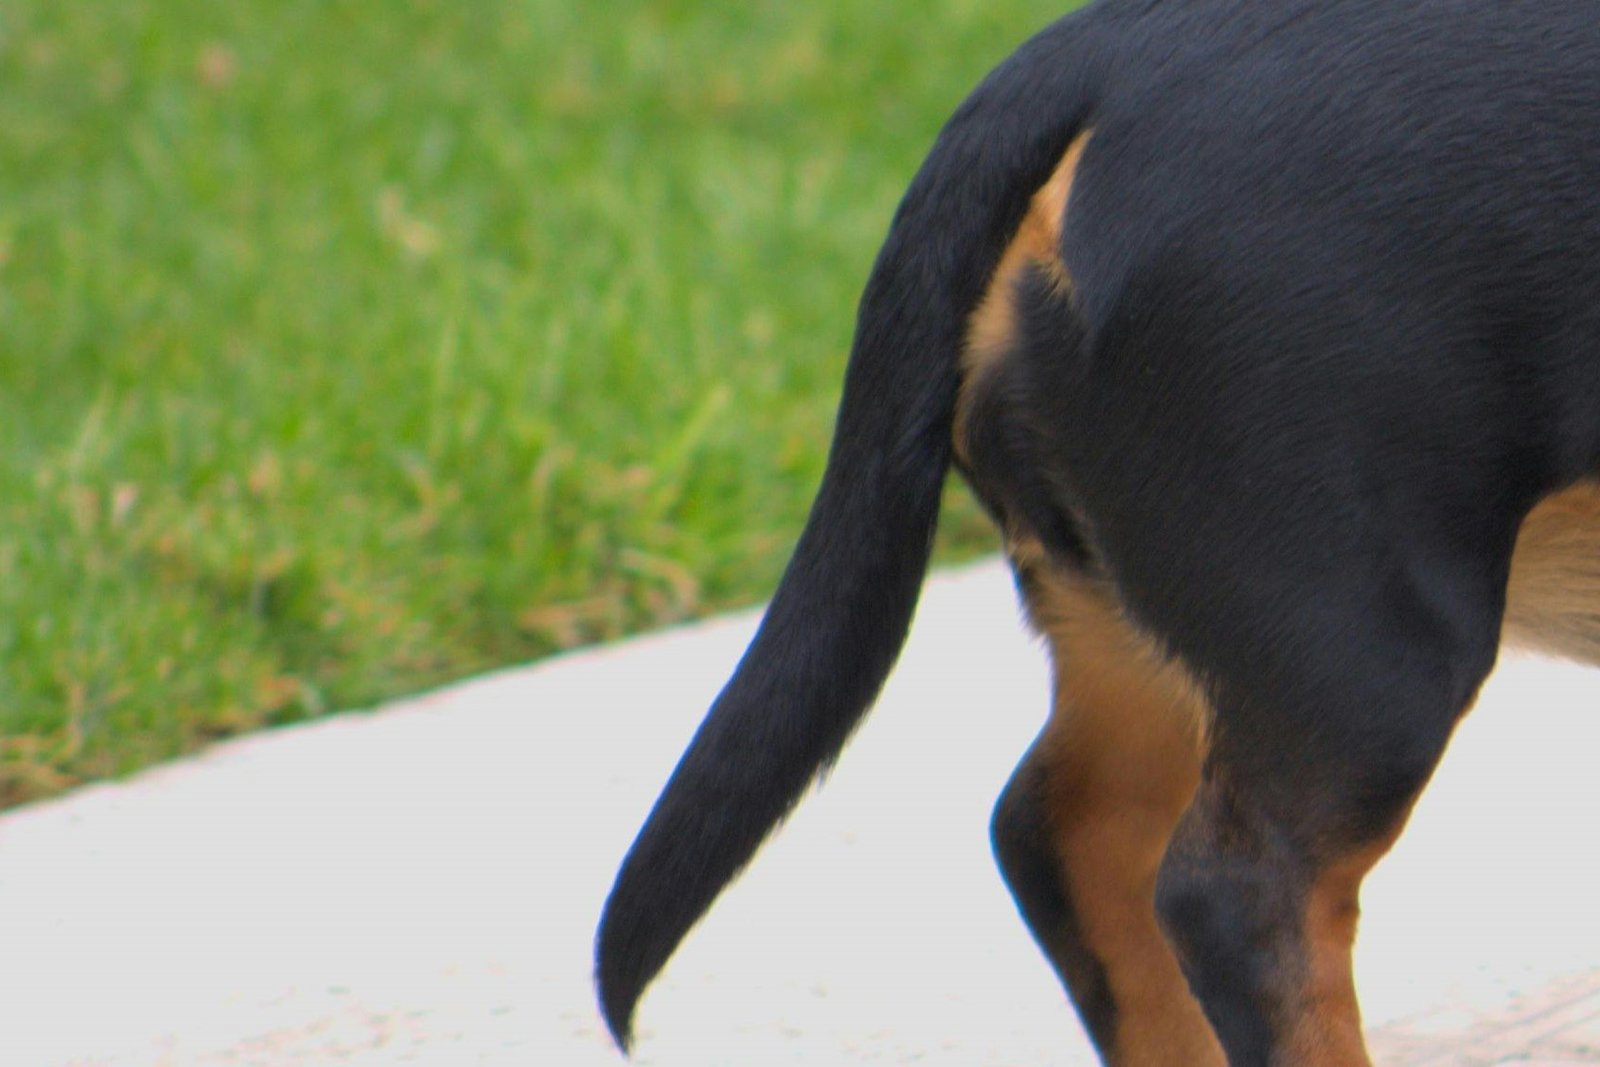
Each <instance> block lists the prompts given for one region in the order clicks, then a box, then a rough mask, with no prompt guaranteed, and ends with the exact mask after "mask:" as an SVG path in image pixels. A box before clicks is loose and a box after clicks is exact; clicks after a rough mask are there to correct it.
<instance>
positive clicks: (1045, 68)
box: [598, 0, 1600, 1067]
mask: <svg viewBox="0 0 1600 1067" xmlns="http://www.w3.org/2000/svg"><path fill="white" fill-rule="evenodd" d="M952 463H954V465H955V466H956V467H957V468H958V469H959V470H960V471H961V472H962V473H963V474H964V475H965V476H966V477H967V479H968V480H969V481H970V482H971V484H972V485H973V487H974V488H975V490H976V491H977V493H978V494H979V496H980V497H981V498H982V499H983V501H984V502H985V503H986V505H987V506H988V508H989V509H990V511H992V512H993V514H994V517H995V519H996V521H997V522H998V524H999V525H1000V527H1001V529H1002V530H1003V531H1004V534H1005V537H1006V542H1007V545H1008V548H1009V551H1010V553H1011V557H1012V561H1013V563H1014V565H1015V568H1016V572H1017V577H1018V582H1019V585H1020V587H1021V589H1022V592H1023V595H1024V597H1025V599H1026V602H1027V605H1028V609H1029V612H1030V614H1031V617H1032V619H1033V621H1034V623H1035V625H1036V626H1037V627H1038V628H1039V629H1040V630H1041V631H1042V632H1043V633H1044V634H1045V635H1046V636H1047V637H1048V639H1049V643H1050V646H1051V650H1052V653H1053V657H1054V662H1055V671H1056V683H1055V703H1054V710H1053V713H1052V715H1051V717H1050V720H1049V722H1048V724H1047V725H1046V726H1045V728H1044V730H1043V732H1042V733H1041V734H1040V736H1039V738H1038V740H1037V742H1036V743H1035V744H1034V746H1033V749H1032V751H1031V752H1029V753H1028V755H1027V757H1026V758H1025V759H1024V760H1023V762H1022V764H1021V766H1020V767H1019V768H1018V769H1017V772H1016V775H1015V777H1014V778H1013V779H1012V781H1011V783H1010V785H1009V786H1008V787H1007V788H1006V790H1005V793H1004V795H1003V796H1002V797H1001V798H1000V802H999V806H998V808H997V810H996V812H995V818H994V845H995V851H996V853H997V855H998V857H999V861H1000V866H1001V868H1002V869H1003V871H1004V874H1005V877H1006V880H1007V882H1008V883H1009V884H1010V886H1011V889H1012V891H1013V893H1014V894H1015V896H1016V900H1017V903H1018V906H1019V908H1020V910H1021V912H1022V915H1023V917H1024V919H1025V920H1026V921H1027V923H1028V926H1029V927H1030V928H1031V929H1032V931H1033V934H1034V936H1035V937H1036V938H1037V939H1038V942H1039V944H1040V945H1041V946H1042V948H1043V949H1044V951H1045V953H1046V954H1047V955H1048V956H1049V958H1050V960H1051V961H1052V962H1053V963H1054V965H1055V967H1056V969H1057V970H1058V971H1059V973H1060V976H1061V979H1062V981H1063V982H1064V983H1065V985H1066V987H1067V989H1068V991H1069V992H1070V994H1071V996H1072V999H1073V1000H1074V1002H1075V1003H1076V1005H1077V1008H1078V1011H1079V1012H1080V1013H1081V1015H1082V1017H1083V1020H1084V1022H1085V1023H1086V1025H1087V1027H1088V1030H1089V1032H1090V1033H1091V1034H1092V1036H1093V1038H1094V1040H1095V1042H1096V1044H1097V1045H1098V1046H1099V1049H1100V1051H1101V1054H1102V1055H1103V1057H1104V1059H1105V1060H1106V1061H1107V1062H1108V1063H1111V1064H1115V1065H1119V1067H1121V1065H1144V1064H1173V1065H1216V1064H1222V1063H1224V1062H1226V1063H1230V1064H1233V1065H1235V1067H1239V1065H1247V1064H1249V1065H1256V1064H1341V1065H1343V1064H1361V1063H1365V1062H1367V1059H1366V1053H1365V1050H1364V1048H1363V1043H1362V1036H1361V1029H1360V1021H1359V1014H1358V1010H1357V1005H1356V994H1355V990H1354V988H1353V984H1352V979H1351V971H1350V951H1351V943H1352V940H1353V938H1354V935H1355V926H1356V914H1357V894H1358V890H1359V888H1360V885H1361V881H1362V878H1363V876H1364V875H1365V874H1366V873H1367V872H1368V870H1369V869H1370V868H1371V867H1372V866H1373V864H1374V863H1375V862H1376V861H1377V860H1378V859H1379V857H1381V856H1382V855H1383V853H1384V852H1385V850H1387V849H1388V848H1389V846H1390V844H1391V843H1392V842H1393V841H1394V840H1395V838H1396V837H1397V836H1398V835H1399V833H1400V831H1401V828H1402V826H1403V825H1404V823H1405V821H1406V817H1407V814H1408V813H1409V811H1410V809H1411V807H1412V804H1413V803H1414V801H1415V800H1416V798H1417V795H1418V793H1419V791H1420V790H1421V789H1422V788H1423V786H1424V785H1425V783H1426V782H1427V780H1428V778H1429V775H1430V774H1431V773H1432V771H1433V769H1434V767H1435V765H1436V763H1437V761H1438V760H1439V758H1440V755H1441V753H1442V752H1443V750H1444V748H1445V744H1446V742H1447V741H1448V739H1449V737H1450V734H1451V731H1452V729H1453V727H1454V726H1455V724H1456V722H1457V721H1458V719H1459V718H1460V717H1461V716H1462V714H1463V713H1464V712H1465V711H1466V710H1467V709H1468V708H1469V707H1470V706H1471V704H1472V702H1473V699H1474V696H1475V694H1476V692H1477V690H1478V687H1479V684H1480V683H1481V682H1482V681H1483V679H1484V677H1485V675H1487V674H1488V672H1489V670H1490V668H1491V667H1492V666H1493V664H1494V661H1495V657H1496V654H1497V651H1498V649H1499V647H1500V644H1501V641H1502V639H1510V640H1517V641H1521V642H1523V643H1526V644H1531V645H1534V646H1537V647H1540V648H1543V649H1547V650H1552V651H1555V652H1558V653H1562V654H1566V655H1570V656H1576V657H1579V658H1583V659H1589V660H1595V659H1600V490H1597V489H1596V488H1594V487H1592V484H1591V483H1590V482H1589V481H1588V480H1589V479H1592V478H1594V477H1595V476H1596V475H1597V474H1600V5H1596V4H1594V3H1592V2H1590V0H1253V2H1240V0H1104V2H1103V3H1101V4H1099V5H1098V6H1095V7H1093V8H1090V9H1088V10H1085V11H1083V12H1081V13H1079V14H1076V15H1073V16H1070V17H1068V18H1066V19H1064V20H1063V21H1061V22H1059V23H1057V24H1055V25H1054V26H1052V27H1050V28H1049V29H1047V30H1045V31H1044V32H1043V33H1041V34H1040V35H1039V36H1037V37H1036V38H1034V39H1033V40H1032V41H1030V42H1028V43H1027V44H1026V45H1024V46H1023V47H1022V48H1021V49H1020V50H1019V51H1018V52H1017V53H1016V54H1015V55H1013V56H1012V57H1011V58H1010V59H1009V60H1007V61H1006V62H1005V63H1004V64H1003V65H1001V66H1000V67H999V68H998V69H997V70H996V71H994V73H993V74H991V75H990V76H989V78H988V79H987V80H986V81H984V82H983V84H982V85H980V86H979V87H978V89H977V90H976V91H975V92H974V93H973V94H972V96H971V97H970V98H969V99H968V100H967V101H966V102H965V103H964V104H963V105H962V106H961V108H960V110H959V111H958V112H957V113H956V115H955V116H954V117H953V118H952V119H951V120H950V122H949V124H948V125H947V126H946V127H945V129H944V131H943V132H942V133H941V135H940V137H939V139H938V142H937V143H936V144H935V146H934V148H933V151H932V153H931V154H930V155H929V157H928V159H927V162H926V163H925V164H924V165H923V167H922V169H921V171H920V173H919V174H918V175H917V177H916V179H915V181H914V182H913V183H912V186H911V188H910V190H909V192H908V193H907V194H906V197H905V200H904V202H903V203H902V204H901V206H900V209H899V212H898V214H897V215H896V216H895V219H894V223H893V226H892V228H891V230H890V232H889V236H888V239H887V241H886V243H885V245H884V248H883V251H882V253H881V254H880V256H879V258H878V261H877V265H876V266H875V268H874V270H873V273H872V277H871V280H870V281H869V282H868V285H867V288H866V292H865V295H864V296H863V298H862V301H861V308H860V316H859V322H858V327H857V333H856V339H855V345H854V349H853V352H852V355H851V360H850V365H849V371H848V374H847V376H846V380H845V387H844V398H843V401H842V404H841V407H840V411H839V418H838V426H837V429H836V431H835V437H834V441H833V450H832V453H831V455H830V458H829V461H828V467H827V474H826V476H825V477H824V480H823V483H822V487H821V490H820V493H819V495H818V497H817V500H816V503H815V505H814V508H813V510H812V513H811V518H810V521H809V523H808V524H807V526H806V529H805V532H804V534H803V535H802V537H801V539H800V543H799V546H798V548H797V549H796V551H795V555H794V558H793V560H792V562H791V563H790V565H789V569H788V571H787V573H786V574H785V575H784V578H783V582H782V584H781V585H780V586H779V588H778V591H777V595H776V597H775V599H774V600H773V602H772V606H771V608H770V610H769V611H768V613H767V616H766V619H765V622H764V623H763V625H762V628H761V630H760V633H759V634H758V635H757V637H756V639H755V641H754V643H753V644H752V645H751V647H750V650H749V652H748V653H747V654H746V656H745V658H744V661H743V662H742V663H741V664H740V665H739V668H738V671H737V672H736V673H735V674H734V676H733V679H732V680H731V681H730V682H729V683H728V686H727V688H726V689H725V690H724V691H723V693H722V695H721V697H720V698H719V699H718V700H717V702H716V704H715V706H714V707H713V708H712V709H711V711H710V713H709V715H708V716H707V718H706V720H705V723H704V724H703V725H702V726H701V728H700V730H699V732H698V733H697V734H696V736H695V738H694V740H693V743H692V744H691V745H690V747H689V750H688V752H687V753H686V754H685V755H684V757H683V760H682V762H681V763H680V764H679V765H678V768H677V770H676V771H675V772H674V774H673V776H672V779H671V781H670V782H668V784H667V786H666V789H665V791H664V792H663V794H662V796H661V799H660V800H659V802H658V803H657V805H656V807H655V810H654V811H653V812H652V813H651V815H650V819H649V821H648V822H647V823H646V824H645V827H644V829H643V830H642V831H641V833H640V834H639V837H638V840H637V841H636V842H635V843H634V845H633V849H632V851H631V852H630V853H629V855H628V857H627V860H626V862H625V863H624V865H623V868H622V871H621V873H620V875H619V876H618V879H617V883H616V887H615V889H614V890H613V891H612V895H611V898H610V900H609V902H608V903H607V907H606V913H605V916H604V919H603V922H602V925H601V930H600V936H599V947H598V967H599V985H600V991H601V997H602V1002H603V1006H604V1009H605V1012H606V1016H607V1019H608V1020H609V1022H610V1025H611V1027H612V1029H613V1031H614V1033H615V1034H616V1035H617V1037H618V1038H619V1040H621V1041H623V1042H626V1040H627V1038H628V1034H629V1026H630V1020H631V1017H632V1013H633V1009H634V1006H635V1002H636V1001H637V999H638V997H639V995H640V993H641V991H642V989H643V987H644V986H645V985H646V984H647V983H648V982H649V981H650V980H651V979H652V978H653V977H654V976H655V974H656V973H657V972H658V971H659V970H660V968H661V967H662V965H663V964H664V963H665V962H666V960H667V958H668V956H669V955H671V953H672V952H673V950H674V948H675V947H676V945H677V944H678V942H679V940H680V939H681V938H682V937H683V936H684V934H685V933H686V932H687V931H688V930H689V928H690V927H691V926H692V925H693V924H694V923H695V921H696V920H697V919H698V918H699V917H700V916H701V915H702V914H703V913H704V912H705V911H706V909H707V908H709V906H710V905H711V902H712V901H713V899H714V898H715V897H716V895H717V893H718V892H719V891H720V890H721V889H722V887H723V886H724V885H725V884H726V883H727V882H728V881H729V880H730V879H731V878H733V876H734V875H735V874H736V873H737V872H738V870H739V869H740V868H741V867H742V866H743V865H744V864H745V863H746V861H748V860H749V859H750V857H751V856H752V854H753V853H754V852H755V850H756V848H757V846H758V845H759V844H760V843H761V841H762V839H763V838H764V837H765V836H766V835H767V834H768V832H769V831H770V830H771V829H772V827H773V826H774V825H775V824H776V823H777V822H778V821H779V820H780V819H781V818H782V817H783V815H784V814H785V812H786V811H787V810H788V809H789V808H790V806H791V805H793V804H794V803H795V801H796V799H797V798H798V797H799V796H800V795H801V794H802V793H803V791H804V790H805V788H806V787H807V785H808V784H809V783H810V782H811V781H812V780H813V779H814V777H815V776H816V775H817V773H818V771H819V770H820V769H821V768H824V767H825V766H826V765H827V764H828V763H829V762H830V761H831V760H833V759H834V758H835V757H836V756H837V755H838V753H839V751H840V748H841V747H842V746H843V744H844V743H845V740H846V738H847V737H848V735H849V734H850V731H851V729H852V727H853V726H854V725H855V724H856V722H857V721H858V720H859V719H860V718H861V717H862V716H863V715H864V714H865V712H866V710H867V709H868V707H869V705H870V704H871V702H872V700H873V698H874V696H875V695H876V693H877V690H878V688H879V686H880V684H881V683H882V681H883V679H884V676H885V675H886V673H887V672H888V670H889V667H890V665H891V663H892V662H893V660H894V658H895V656H896V654H897V652H898V650H899V647H900V645H901V642H902V639H903V637H904V635H905V632H906V628H907V625H908V620H909V619H910V617H911V612H912V607H913V605H914V603H915V601H916V599H917V592H918V589H919V586H920V584H921V582H922V579H923V573H924V569H925V566H926V563H927V559H928V550H929V541H930V538H931V536H932V533H933V529H934V524H935V521H936V518H937V510H938V501H939V493H940V486H941V483H942V482H943V479H944V477H945V473H946V470H947V468H948V467H949V466H950V465H951V464H952Z"/></svg>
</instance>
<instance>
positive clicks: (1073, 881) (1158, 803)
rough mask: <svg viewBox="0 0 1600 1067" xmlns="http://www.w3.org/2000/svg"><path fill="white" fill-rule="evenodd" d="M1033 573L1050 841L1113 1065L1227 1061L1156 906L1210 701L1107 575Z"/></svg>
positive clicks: (1192, 783)
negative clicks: (1043, 648) (1101, 992)
mask: <svg viewBox="0 0 1600 1067" xmlns="http://www.w3.org/2000/svg"><path fill="white" fill-rule="evenodd" d="M1019 547H1025V546H1019ZM1021 554H1022V555H1024V556H1033V554H1032V553H1025V552H1024V553H1021ZM1033 558H1034V559H1037V556H1033ZM1029 570H1030V574H1031V576H1032V577H1033V578H1034V579H1036V581H1035V584H1034V585H1033V586H1032V587H1031V588H1030V593H1029V598H1028V602H1029V610H1030V613H1031V614H1032V616H1033V619H1034V622H1035V623H1036V625H1038V626H1039V628H1040V629H1041V630H1043V631H1044V633H1045V634H1046V635H1047V636H1048V637H1049V639H1050V644H1051V653H1052V655H1053V657H1054V659H1055V667H1056V692H1055V706H1054V710H1053V712H1052V714H1051V718H1050V721H1049V723H1048V724H1047V725H1046V727H1045V730H1044V733H1043V735H1042V736H1041V738H1040V745H1039V750H1040V757H1041V759H1042V760H1043V761H1044V763H1045V766H1046V767H1047V772H1048V781H1049V792H1048V805H1049V812H1050V821H1051V830H1052V838H1053V840H1054V843H1055V849H1056V854H1057V856H1058V857H1059V860H1060V863H1061V866H1062V871H1063V874H1064V879H1063V882H1064V885H1065V887H1066V890H1067V892H1068V894H1069V895H1070V897H1071V901H1072V907H1073V911H1074V913H1075V914H1076V916H1077V919H1078V923H1079V930H1080V934H1081V937H1082V940H1083V942H1084V944H1085V947H1086V948H1087V949H1088V950H1089V952H1091V953H1092V954H1093V955H1094V957H1095V958H1096V959H1097V960H1098V961H1099V962H1100V964H1101V965H1102V966H1103V968H1104V971H1105V976H1106V983H1107V985H1108V987H1109V990H1110V995H1111V999H1112V1002H1113V1003H1114V1004H1115V1006H1116V1025H1115V1031H1114V1035H1113V1038H1112V1045H1111V1047H1110V1048H1106V1049H1102V1050H1101V1051H1102V1053H1103V1055H1104V1056H1105V1058H1106V1060H1107V1062H1108V1063H1110V1064H1112V1065H1114V1067H1160V1065H1175V1064H1185V1065H1190V1067H1223V1065H1224V1064H1225V1062H1226V1061H1225V1059H1224V1057H1223V1053H1222V1048H1221V1046H1220V1045H1219V1044H1218V1042H1217V1039H1216V1037H1215V1036H1214V1035H1213V1033H1212V1031H1211V1027H1210V1025H1209V1024H1208V1023H1207V1021H1206V1019H1205V1016H1204V1014H1203V1013H1202V1011H1201V1009H1200V1005H1199V1004H1198V1002H1196V1000H1195V999H1194V997H1193V996H1192V995H1191V993H1190V992H1189V987H1188V983H1187V982H1186V981H1185V980H1184V977H1183V974H1182V972H1181V971H1180V970H1179V967H1178V962H1177V958H1176V957H1175V956H1174V955H1173V952H1172V949H1171V948H1170V947H1169V946H1168V944H1167V941H1166V939H1165V937H1164V935H1163V934H1162V932H1161V928H1160V926H1159V925H1158V923H1157V920H1156V912H1155V885H1156V875H1157V872H1158V871H1159V869H1160V866H1161V860H1162V856H1163V855H1164V854H1165V852H1166V848H1167V842H1168V839H1169V838H1170V837H1171V835H1172V831H1173V829H1174V828H1175V827H1176V825H1177V823H1178V819H1179V816H1181V815H1182V813H1183V811H1184V809H1185V807H1186V806H1187V805H1188V803H1189V799H1190V797H1191V796H1192V794H1193V793H1194V790H1195V787H1196V785H1197V783H1198V782H1199V779H1200V761H1201V754H1202V751H1203V747H1204V733H1205V728H1206V721H1207V719H1208V716H1209V706H1208V704H1207V702H1206V700H1205V698H1204V696H1203V694H1202V693H1201V691H1200V689H1199V687H1198V686H1197V685H1196V684H1195V683H1194V682H1193V680H1192V679H1191V678H1190V677H1189V675H1188V673H1187V672H1186V671H1185V670H1184V669H1183V668H1182V667H1181V666H1180V665H1178V664H1176V663H1174V662H1172V661H1171V660H1169V659H1166V658H1165V657H1163V656H1162V655H1161V654H1160V652H1159V651H1158V650H1157V649H1156V648H1155V647H1154V646H1153V645H1152V644H1151V642H1150V641H1149V640H1148V639H1146V638H1145V637H1144V636H1143V635H1142V634H1140V633H1139V632H1138V631H1137V630H1136V629H1135V628H1134V627H1133V626H1132V625H1131V624H1130V623H1129V622H1128V621H1127V620H1126V619H1125V618H1124V616H1123V613H1122V611H1121V610H1120V608H1119V607H1118V606H1117V603H1116V601H1115V599H1114V597H1113V596H1112V595H1111V594H1110V592H1109V590H1108V588H1107V587H1106V586H1105V585H1104V584H1103V583H1099V582H1097V581H1095V580H1094V579H1091V578H1087V577H1082V576H1077V575H1071V574H1067V573H1065V572H1063V571H1060V570H1057V569H1052V568H1051V567H1050V566H1049V564H1047V563H1044V564H1039V563H1035V564H1034V565H1032V566H1031V567H1030V568H1029Z"/></svg>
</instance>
